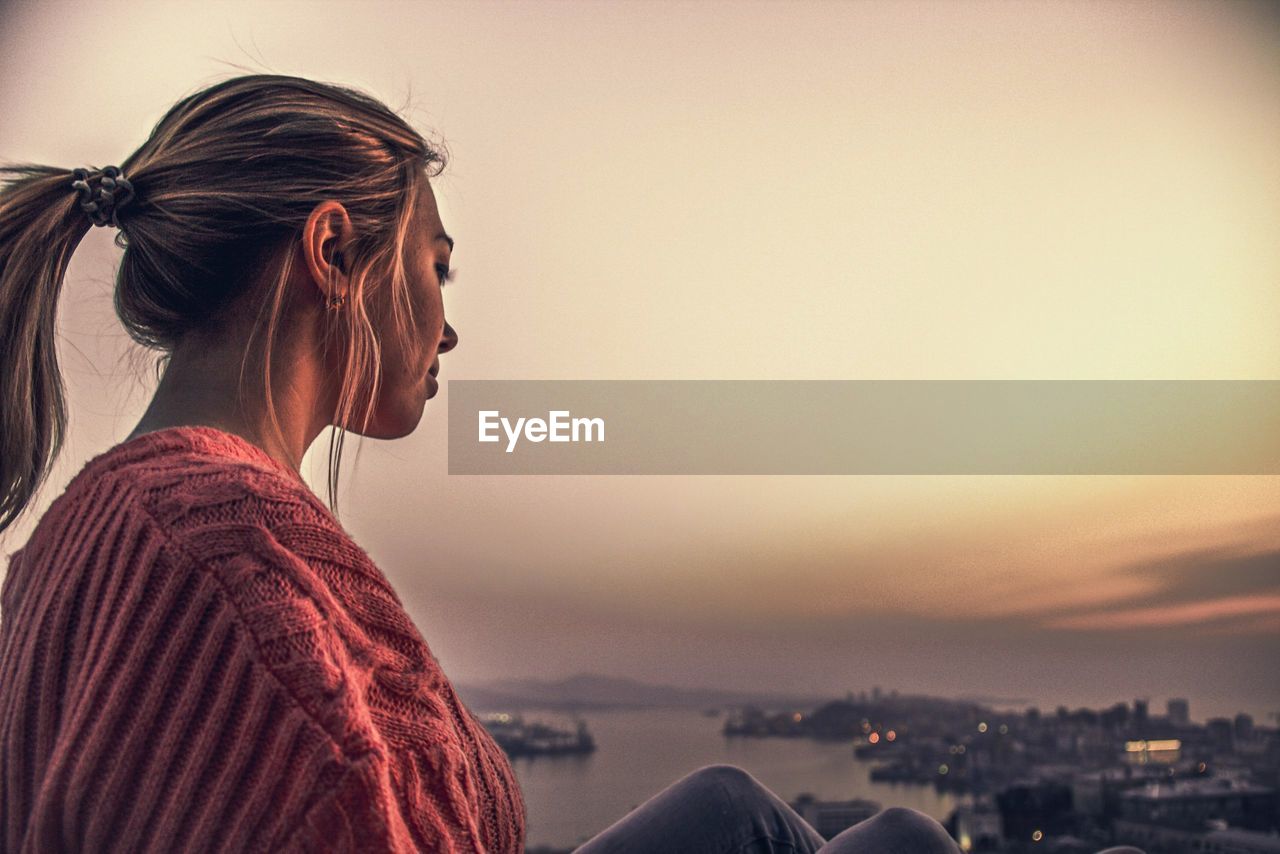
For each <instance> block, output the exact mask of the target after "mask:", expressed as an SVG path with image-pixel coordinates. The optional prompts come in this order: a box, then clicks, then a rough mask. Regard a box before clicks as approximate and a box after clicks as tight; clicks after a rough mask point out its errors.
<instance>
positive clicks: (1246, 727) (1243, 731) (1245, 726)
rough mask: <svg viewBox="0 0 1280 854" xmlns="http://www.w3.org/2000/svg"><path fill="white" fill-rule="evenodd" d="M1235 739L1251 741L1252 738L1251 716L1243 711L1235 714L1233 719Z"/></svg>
mask: <svg viewBox="0 0 1280 854" xmlns="http://www.w3.org/2000/svg"><path fill="white" fill-rule="evenodd" d="M1235 736H1236V741H1237V742H1241V741H1252V740H1253V716H1252V715H1247V714H1245V713H1244V712H1241V713H1240V714H1238V715H1236V721H1235Z"/></svg>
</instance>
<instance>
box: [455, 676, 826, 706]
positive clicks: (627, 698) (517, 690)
mask: <svg viewBox="0 0 1280 854" xmlns="http://www.w3.org/2000/svg"><path fill="white" fill-rule="evenodd" d="M454 687H455V688H456V689H457V691H458V695H459V696H460V697H461V698H462V701H463V702H464V703H466V704H467V705H468V706H470V707H471V708H472V709H474V710H475V711H477V712H482V711H484V712H489V711H507V710H512V709H548V710H552V709H554V710H556V711H587V710H590V709H655V708H667V709H707V708H724V707H729V706H742V705H748V704H752V705H756V706H760V707H762V708H765V709H784V708H792V707H794V708H797V709H804V708H811V707H813V706H815V705H817V704H819V703H824V702H827V701H829V700H831V699H832V698H831V697H830V696H824V695H817V694H803V695H792V694H779V693H773V692H764V691H761V692H747V691H724V690H719V689H704V688H681V687H678V686H675V685H656V684H652V683H648V682H638V681H636V680H634V679H621V678H618V677H614V676H600V675H597V674H591V673H580V674H578V675H576V676H570V677H569V678H567V679H561V680H559V681H543V680H538V679H503V680H496V681H492V682H481V683H474V684H455V686H454Z"/></svg>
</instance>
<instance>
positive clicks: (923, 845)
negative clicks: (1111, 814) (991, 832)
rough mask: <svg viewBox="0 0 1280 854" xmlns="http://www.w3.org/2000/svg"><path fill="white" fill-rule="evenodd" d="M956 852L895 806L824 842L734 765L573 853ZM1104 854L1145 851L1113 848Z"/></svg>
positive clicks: (686, 780)
mask: <svg viewBox="0 0 1280 854" xmlns="http://www.w3.org/2000/svg"><path fill="white" fill-rule="evenodd" d="M658 852H660V853H661V854H769V853H770V852H781V854H812V852H818V854H959V852H960V846H958V845H957V844H956V843H955V841H954V840H953V839H952V838H951V837H950V836H949V835H948V834H947V831H946V830H945V829H944V828H943V827H942V825H941V824H938V822H936V821H935V820H933V819H932V818H930V817H929V816H927V815H925V814H924V813H922V812H919V811H917V810H913V809H906V808H904V807H890V808H889V809H887V810H882V811H881V812H879V813H877V814H876V815H874V816H872V817H871V818H869V819H867V820H866V821H863V822H859V823H858V824H855V825H854V826H853V827H849V828H846V829H845V830H842V831H841V832H840V833H838V834H836V835H835V836H833V837H832V838H831V840H830V841H826V840H824V839H823V838H822V836H821V835H820V834H819V833H818V831H816V830H814V829H813V827H812V826H811V825H810V824H809V823H808V822H806V821H805V820H804V819H803V818H801V817H800V816H799V815H798V814H797V813H796V811H795V810H793V809H791V807H789V806H787V804H786V802H785V801H783V800H782V799H781V798H779V797H778V796H777V795H775V794H774V793H773V792H771V791H769V789H768V788H766V787H765V785H764V784H763V783H761V782H760V781H759V780H757V779H756V778H755V777H752V776H751V775H750V774H749V773H747V772H746V771H744V770H742V769H741V768H738V767H737V766H734V765H707V766H705V767H703V768H699V769H698V770H697V771H694V772H692V773H690V774H687V775H686V776H684V777H682V778H680V779H679V780H677V781H676V782H674V783H672V784H671V785H670V786H667V788H665V789H663V790H662V791H661V792H658V794H656V795H654V796H653V797H651V798H649V800H647V801H645V802H644V803H642V804H640V806H638V807H636V808H635V809H633V810H632V811H631V812H629V813H627V814H626V815H625V816H623V817H622V818H620V819H618V821H616V822H614V823H613V824H612V825H610V826H609V827H607V828H605V829H604V830H602V831H601V832H600V833H598V834H596V835H595V836H593V837H592V838H591V839H588V840H587V841H586V842H584V843H583V844H582V845H580V846H579V847H578V848H577V849H575V850H574V852H573V854H658ZM1099 854H1142V852H1141V851H1140V850H1139V849H1137V848H1130V847H1128V846H1123V847H1120V848H1108V849H1106V851H1102V852H1099Z"/></svg>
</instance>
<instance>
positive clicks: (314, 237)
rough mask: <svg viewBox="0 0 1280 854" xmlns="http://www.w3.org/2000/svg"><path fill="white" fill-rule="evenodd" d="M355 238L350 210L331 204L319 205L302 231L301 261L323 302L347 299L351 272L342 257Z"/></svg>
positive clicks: (329, 202) (326, 202)
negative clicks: (338, 297) (348, 275)
mask: <svg viewBox="0 0 1280 854" xmlns="http://www.w3.org/2000/svg"><path fill="white" fill-rule="evenodd" d="M354 234H355V231H354V229H353V228H352V227H351V217H349V216H348V215H347V209H346V208H345V207H343V206H342V203H341V202H335V201H332V200H330V201H324V202H321V203H320V204H318V205H316V206H315V208H314V209H313V210H312V211H311V214H310V215H309V216H308V217H307V222H306V224H305V225H304V226H303V227H302V257H303V260H304V261H305V263H306V269H307V272H308V274H310V277H311V281H312V283H313V284H315V286H316V288H317V289H318V290H319V292H320V298H321V299H322V300H328V299H329V297H331V296H335V295H339V294H341V295H343V296H346V295H347V287H348V277H347V274H348V272H349V268H348V267H347V266H346V263H345V260H344V257H343V256H344V255H345V254H346V252H345V250H346V249H347V247H348V246H349V245H350V243H351V239H352V237H353V236H354Z"/></svg>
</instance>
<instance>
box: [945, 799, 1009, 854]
mask: <svg viewBox="0 0 1280 854" xmlns="http://www.w3.org/2000/svg"><path fill="white" fill-rule="evenodd" d="M955 828H956V832H955V836H956V841H957V842H958V843H959V844H960V850H961V851H965V852H970V851H972V852H974V854H979V852H983V851H999V850H1000V848H1001V845H1002V840H1001V830H1002V826H1001V822H1000V810H998V809H996V806H995V804H994V803H992V802H991V801H989V800H981V801H979V802H978V803H974V804H962V805H960V806H958V807H956V812H955Z"/></svg>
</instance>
